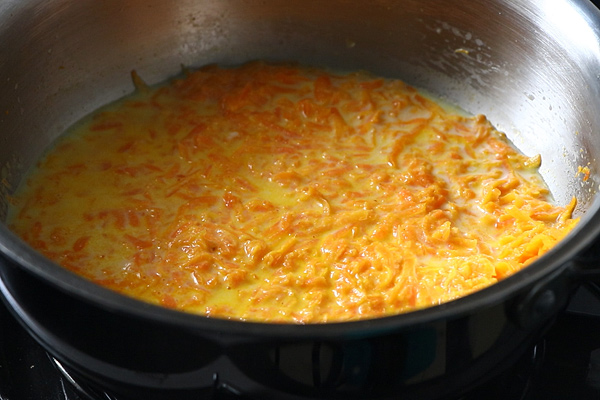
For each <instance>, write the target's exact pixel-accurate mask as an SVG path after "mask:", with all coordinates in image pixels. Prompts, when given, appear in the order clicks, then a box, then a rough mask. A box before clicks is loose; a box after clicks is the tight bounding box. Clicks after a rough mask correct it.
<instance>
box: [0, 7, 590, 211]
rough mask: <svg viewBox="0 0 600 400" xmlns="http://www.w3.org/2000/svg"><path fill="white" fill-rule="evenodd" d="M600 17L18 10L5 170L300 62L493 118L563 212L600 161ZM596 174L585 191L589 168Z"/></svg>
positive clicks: (4, 58)
mask: <svg viewBox="0 0 600 400" xmlns="http://www.w3.org/2000/svg"><path fill="white" fill-rule="evenodd" d="M597 14H598V11H597V10H596V9H595V8H594V7H593V6H591V4H589V3H588V2H586V1H575V0H571V1H568V0H546V1H543V2H541V1H524V0H521V1H507V0H505V1H502V0H496V1H461V0H450V1H448V0H432V1H427V2H422V1H418V0H403V1H392V0H387V1H386V0H378V1H374V2H357V1H349V0H337V1H328V2H320V1H316V0H310V1H306V0H305V1H286V0H270V1H261V2H254V1H242V0H228V1H211V0H204V1H192V0H177V1H172V2H164V1H159V0H128V1H118V0H107V1H102V2H98V1H93V0H81V1H77V2H73V1H68V0H53V1H35V0H32V1H22V0H5V1H3V2H2V3H1V4H0V37H2V40H1V42H0V43H1V45H0V93H2V96H0V111H1V112H0V133H1V135H0V136H1V137H0V144H1V149H0V165H3V166H4V169H3V174H4V176H3V177H4V178H7V179H8V181H9V182H10V183H11V184H13V185H14V184H15V183H16V182H17V181H18V180H19V177H20V175H21V173H22V171H23V170H24V169H25V168H27V167H28V166H29V165H30V164H31V163H32V162H34V160H35V159H36V158H37V157H38V156H39V155H40V153H41V152H42V151H43V150H44V148H46V147H47V146H48V144H49V143H50V142H51V141H52V140H53V139H54V138H55V137H56V136H57V135H59V134H60V133H61V132H62V131H63V130H64V129H65V128H66V127H68V126H69V125H71V124H72V123H74V122H75V121H76V120H78V119H79V118H80V117H82V116H83V115H85V114H86V113H89V112H90V111H92V110H93V109H95V108H97V107H98V106H100V105H102V104H105V103H107V102H109V101H111V100H114V99H116V98H118V97H120V96H123V95H124V94H126V93H128V92H129V91H131V90H132V84H131V81H130V77H129V74H130V71H131V70H132V69H136V70H137V71H138V72H139V74H140V75H141V76H142V77H143V78H144V79H146V80H147V81H148V82H151V83H155V82H159V81H162V80H165V79H167V78H168V77H170V76H173V75H176V74H177V73H178V72H179V71H180V68H181V66H182V65H185V66H188V67H194V66H200V65H203V64H207V63H222V64H237V63H241V62H244V61H247V60H252V59H276V60H281V59H283V60H297V61H300V62H304V63H311V64H322V65H327V66H330V67H334V68H341V69H356V68H363V69H367V70H370V71H373V72H374V73H377V74H383V75H387V76H393V77H399V78H403V79H405V80H406V81H408V82H409V83H411V84H413V85H416V86H418V87H421V88H424V89H427V90H429V91H431V92H433V93H435V94H438V95H440V96H442V97H445V98H447V99H448V100H449V101H450V102H453V103H456V104H458V105H460V106H461V107H463V108H464V109H465V110H467V111H469V112H471V113H484V114H486V115H487V116H488V117H489V118H490V119H491V121H492V122H493V123H494V124H495V125H496V126H497V127H498V128H500V129H501V130H504V131H506V132H507V133H508V135H509V137H510V138H511V139H512V140H513V142H514V143H515V144H516V145H517V146H518V147H519V148H520V149H521V150H522V151H524V152H525V153H527V154H535V153H541V154H542V158H543V168H542V172H543V175H544V177H545V179H546V180H547V182H548V184H549V186H550V187H551V190H552V191H553V193H554V194H555V196H556V199H557V200H558V201H559V202H560V203H565V202H567V201H568V200H570V198H571V196H573V195H577V196H578V198H579V199H580V202H581V207H580V209H582V210H585V209H587V208H589V207H590V205H591V201H592V198H593V197H594V194H595V193H596V191H597V188H598V177H597V176H596V175H597V166H596V164H597V162H598V161H597V160H598V159H600V157H598V156H599V154H598V153H599V152H600V136H599V135H596V134H595V132H596V131H597V130H598V128H599V127H600V116H599V113H598V112H597V110H598V109H599V106H600V93H599V88H600V84H599V76H598V74H599V72H598V71H600V44H599V41H598V35H597V34H596V32H597V31H598V30H599V26H598V15H597ZM588 164H589V167H590V168H591V169H592V179H590V180H588V181H587V182H583V180H582V176H581V175H579V176H578V175H577V169H578V167H579V166H588Z"/></svg>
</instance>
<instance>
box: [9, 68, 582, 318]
mask: <svg viewBox="0 0 600 400" xmlns="http://www.w3.org/2000/svg"><path fill="white" fill-rule="evenodd" d="M539 162H540V160H539V157H533V158H528V157H525V156H523V155H521V154H519V153H518V152H517V151H516V150H515V149H514V148H513V147H512V146H511V145H510V143H509V142H508V141H507V140H506V139H505V138H504V135H502V134H501V133H499V132H497V131H496V130H494V129H493V127H492V126H491V125H490V124H489V123H488V121H487V120H486V119H485V117H483V116H475V117H467V116H464V115H457V114H453V113H450V112H448V111H447V110H446V109H445V108H442V107H441V106H439V105H438V104H436V103H435V102H434V101H432V100H430V99H428V98H426V97H424V96H422V95H421V94H419V92H418V91H417V90H415V89H414V88H412V87H409V86H407V85H406V84H404V83H402V82H400V81H397V80H389V79H381V78H377V77H374V76H371V75H369V74H366V73H351V74H335V73H332V72H329V71H324V70H320V69H315V68H305V67H299V66H291V65H269V64H265V63H252V64H248V65H245V66H242V67H238V68H229V69H227V68H219V67H214V66H212V67H206V68H203V69H200V70H199V71H196V72H193V73H190V74H188V76H186V77H183V78H180V79H176V80H174V81H173V82H171V83H170V84H168V85H164V86H161V87H158V88H152V89H150V88H145V89H144V90H141V91H139V92H138V93H136V94H135V95H134V96H131V97H129V98H126V99H124V100H122V101H119V102H118V103H116V104H114V105H111V106H110V107H109V108H105V109H103V110H101V111H99V112H98V113H96V114H94V115H93V116H90V117H89V118H87V119H86V120H85V121H83V122H82V123H80V124H78V125H77V127H75V128H74V129H72V131H71V132H69V134H68V135H66V136H65V137H64V138H62V139H61V140H60V141H59V142H58V143H57V144H56V145H55V146H54V148H53V149H52V150H51V151H49V153H48V155H47V156H46V157H45V158H44V159H42V160H41V161H40V163H39V166H38V168H37V169H36V171H34V172H32V174H31V175H30V176H29V177H28V179H27V182H26V183H25V184H24V185H23V186H22V188H21V189H20V190H19V192H18V193H17V194H16V196H15V199H14V206H13V208H12V210H11V217H10V221H9V222H10V226H11V228H12V229H13V230H14V231H15V232H17V233H18V234H19V235H21V236H22V237H23V238H24V239H25V240H26V241H28V242H29V243H30V244H31V245H32V246H34V247H35V248H37V249H39V250H40V251H41V252H42V253H44V254H45V255H47V256H48V257H50V258H51V259H53V260H55V261H56V262H57V263H59V264H61V265H63V266H64V267H65V268H68V269H70V270H72V271H74V272H76V273H78V274H81V275H82V276H84V277H86V278H88V279H90V280H92V281H94V282H97V283H99V284H101V285H105V286H107V287H109V288H111V289H114V290H116V291H119V292H121V293H124V294H126V295H129V296H133V297H136V298H139V299H142V300H144V301H148V302H151V303H155V304H161V305H163V306H166V307H172V308H177V309H180V310H183V311H187V312H192V313H199V314H202V315H209V316H217V317H223V318H234V319H244V320H259V321H280V322H296V323H312V322H327V321H340V320H351V319H359V318H373V317H378V316H383V315H391V314H397V313H402V312H408V311H411V310H415V309H419V308H423V307H428V306H431V305H435V304H439V303H442V302H446V301H450V300H452V299H455V298H458V297H460V296H464V295H466V294H468V293H471V292H473V291H475V290H479V289H481V288H484V287H487V286H489V285H491V284H493V283H495V282H497V281H498V280H500V279H503V278H504V277H506V276H508V275H510V274H513V273H514V272H516V271H518V270H520V269H522V268H524V267H525V266H526V265H528V264H529V263H531V262H532V261H534V260H536V259H537V258H539V257H540V256H541V255H542V254H544V253H545V252H546V251H547V250H548V249H550V248H551V247H552V246H553V245H554V244H555V243H556V242H558V241H559V240H560V239H561V238H563V237H564V236H565V235H566V234H567V233H568V232H569V231H570V230H571V229H572V228H573V227H574V226H575V224H576V222H577V221H576V220H573V219H571V217H570V216H571V210H572V209H573V207H574V204H575V203H574V202H573V203H572V204H570V205H569V206H568V207H558V206H555V205H554V204H552V202H551V198H550V194H549V192H548V190H547V189H546V187H545V186H544V184H543V181H542V180H541V178H540V177H539V176H538V174H537V167H538V166H539Z"/></svg>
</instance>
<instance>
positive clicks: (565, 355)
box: [0, 291, 600, 400]
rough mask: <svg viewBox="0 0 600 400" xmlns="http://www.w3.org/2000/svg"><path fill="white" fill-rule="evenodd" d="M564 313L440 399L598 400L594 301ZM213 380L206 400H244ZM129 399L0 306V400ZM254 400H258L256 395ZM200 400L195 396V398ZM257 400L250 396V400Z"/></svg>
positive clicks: (599, 346)
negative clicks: (494, 368) (48, 346)
mask: <svg viewBox="0 0 600 400" xmlns="http://www.w3.org/2000/svg"><path fill="white" fill-rule="evenodd" d="M580 294H581V295H578V296H576V298H575V299H574V301H572V303H571V305H570V307H569V310H568V311H567V312H566V313H564V314H562V315H559V316H558V318H557V321H556V323H555V325H554V326H553V327H552V329H550V331H549V332H548V333H547V334H546V335H545V336H544V339H543V340H541V341H540V343H538V344H537V346H535V347H533V348H532V349H530V350H529V351H528V352H527V353H526V354H525V355H524V356H523V357H522V358H521V359H520V360H519V361H518V362H517V363H516V364H515V365H514V367H512V368H510V369H509V370H508V371H507V372H506V373H502V374H500V375H499V376H496V377H494V378H492V379H491V380H490V381H489V382H485V383H483V385H481V386H478V387H476V388H473V389H469V390H468V391H467V392H466V393H465V394H463V395H462V396H461V397H459V398H458V399H456V398H455V399H445V400H481V399H486V400H548V399H553V400H567V399H568V400H598V399H600V309H599V310H597V311H596V310H592V309H591V305H593V304H596V305H597V307H598V308H600V302H599V301H598V298H599V297H600V296H598V297H597V296H592V295H588V294H586V292H585V291H580ZM219 378H220V377H218V376H215V378H214V387H213V390H212V391H211V392H210V393H209V394H210V395H209V398H210V399H211V400H233V399H235V400H240V399H242V398H245V397H246V396H248V395H246V394H244V395H242V394H241V393H239V392H238V391H236V390H235V388H232V387H230V386H229V385H228V382H225V381H222V380H220V379H219ZM40 398H43V399H44V400H129V399H128V398H125V397H123V396H122V395H115V394H114V393H112V392H105V390H102V389H100V390H99V388H97V387H96V386H94V384H93V383H91V382H90V384H87V382H82V379H80V377H79V376H78V375H77V374H76V373H75V371H71V370H70V369H69V368H68V366H66V365H63V364H61V362H59V361H57V360H55V359H53V358H52V357H50V356H49V355H48V354H47V353H46V352H45V351H44V350H43V349H42V348H41V347H40V346H39V345H38V344H37V343H36V342H34V341H33V339H32V338H31V337H30V336H29V335H28V334H27V332H26V331H25V330H23V328H22V327H21V326H20V325H19V324H17V322H16V321H15V320H14V318H12V316H10V315H9V314H8V310H7V309H6V308H5V307H4V304H3V303H2V302H0V400H8V399H10V400H38V399H40ZM258 398H260V397H258ZM201 399H203V397H202V396H198V397H197V400H201ZM256 399H257V398H255V400H256Z"/></svg>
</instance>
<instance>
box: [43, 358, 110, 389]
mask: <svg viewBox="0 0 600 400" xmlns="http://www.w3.org/2000/svg"><path fill="white" fill-rule="evenodd" d="M49 357H50V360H51V361H52V363H53V364H54V366H55V367H56V369H57V370H58V372H60V374H61V375H62V377H63V378H65V379H66V381H67V382H68V383H69V384H70V385H71V386H72V387H73V388H74V389H75V390H76V392H77V394H78V395H80V396H81V397H82V398H81V400H119V399H117V398H116V397H114V396H112V395H109V394H108V393H106V392H103V391H99V390H96V389H94V388H91V387H89V386H88V385H86V384H84V383H81V382H78V381H77V380H76V379H75V378H73V376H72V375H71V374H70V373H69V372H68V371H67V370H66V369H65V367H63V365H62V364H61V363H60V361H58V360H57V359H56V358H54V357H52V356H49Z"/></svg>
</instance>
